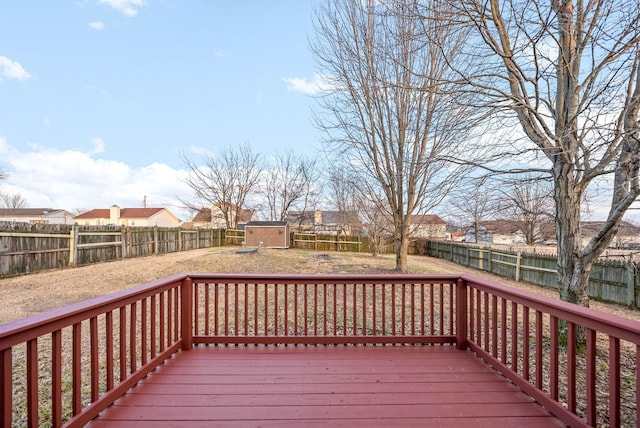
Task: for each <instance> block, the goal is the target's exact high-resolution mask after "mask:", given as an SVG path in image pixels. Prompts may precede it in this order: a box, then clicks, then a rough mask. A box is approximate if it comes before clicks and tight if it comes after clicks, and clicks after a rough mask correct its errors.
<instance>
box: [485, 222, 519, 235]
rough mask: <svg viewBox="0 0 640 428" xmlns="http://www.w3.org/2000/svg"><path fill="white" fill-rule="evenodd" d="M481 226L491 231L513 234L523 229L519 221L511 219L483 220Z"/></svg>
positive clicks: (500, 233)
mask: <svg viewBox="0 0 640 428" xmlns="http://www.w3.org/2000/svg"><path fill="white" fill-rule="evenodd" d="M480 226H483V227H484V228H486V230H487V231H489V232H493V233H497V234H499V235H512V234H514V233H517V232H519V231H520V230H521V229H522V225H521V224H520V223H519V222H517V221H511V220H489V221H481V222H480Z"/></svg>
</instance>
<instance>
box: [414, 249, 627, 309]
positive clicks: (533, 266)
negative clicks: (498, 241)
mask: <svg viewBox="0 0 640 428" xmlns="http://www.w3.org/2000/svg"><path fill="white" fill-rule="evenodd" d="M419 245H420V246H424V251H423V252H424V253H425V254H426V255H428V256H431V257H437V258H441V259H446V260H450V261H452V262H454V263H458V264H461V265H464V266H467V267H472V268H475V269H479V270H483V271H486V272H490V273H493V274H495V275H499V276H502V277H504V278H511V279H514V280H516V281H523V282H528V283H530V284H536V285H540V286H542V287H546V288H553V289H557V287H558V268H557V266H558V263H557V259H556V257H555V256H554V255H544V254H532V253H526V252H521V251H509V250H504V249H500V250H497V249H491V248H481V247H473V246H470V245H465V244H458V243H454V242H442V241H426V242H424V241H423V242H422V243H421V244H419ZM589 296H590V297H591V298H594V299H597V300H601V301H606V302H612V303H618V304H621V305H627V306H631V307H634V308H638V307H640V272H638V264H637V263H635V262H632V261H626V262H623V261H613V260H599V261H598V262H596V264H595V265H594V266H593V268H592V270H591V277H590V279H589Z"/></svg>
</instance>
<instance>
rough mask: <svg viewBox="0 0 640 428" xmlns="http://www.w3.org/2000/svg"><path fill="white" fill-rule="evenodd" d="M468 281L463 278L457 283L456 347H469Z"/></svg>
mask: <svg viewBox="0 0 640 428" xmlns="http://www.w3.org/2000/svg"><path fill="white" fill-rule="evenodd" d="M467 334H468V331H467V282H466V281H465V280H463V279H462V278H459V279H458V282H457V284H456V347H457V348H458V349H467Z"/></svg>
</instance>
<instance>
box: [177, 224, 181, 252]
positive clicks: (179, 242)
mask: <svg viewBox="0 0 640 428" xmlns="http://www.w3.org/2000/svg"><path fill="white" fill-rule="evenodd" d="M176 248H177V249H178V252H180V251H182V229H181V228H178V245H176Z"/></svg>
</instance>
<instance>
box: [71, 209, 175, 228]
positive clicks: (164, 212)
mask: <svg viewBox="0 0 640 428" xmlns="http://www.w3.org/2000/svg"><path fill="white" fill-rule="evenodd" d="M74 220H75V221H76V223H78V224H79V225H82V226H89V225H93V226H104V225H114V226H137V227H150V226H158V227H180V220H179V219H178V218H177V217H176V216H174V215H173V214H172V213H171V211H169V210H168V209H166V208H120V207H119V206H117V205H113V206H112V207H111V208H105V209H102V208H98V209H93V210H91V211H87V212H86V213H84V214H80V215H79V216H76V217H74Z"/></svg>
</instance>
